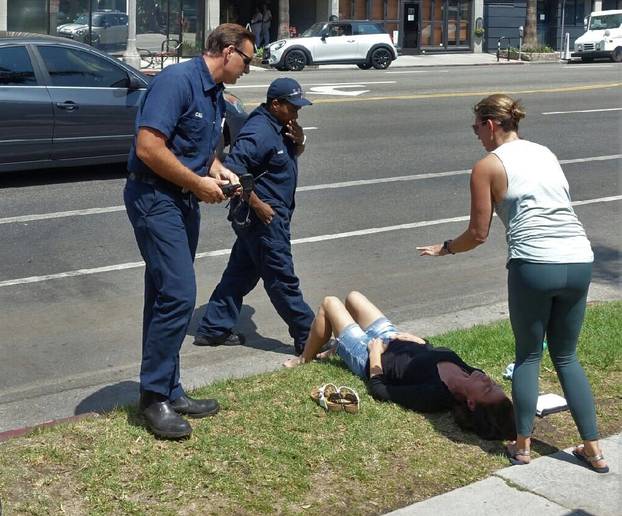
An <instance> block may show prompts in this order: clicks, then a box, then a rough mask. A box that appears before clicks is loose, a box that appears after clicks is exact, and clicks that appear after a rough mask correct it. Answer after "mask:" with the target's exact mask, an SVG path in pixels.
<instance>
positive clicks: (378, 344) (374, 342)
mask: <svg viewBox="0 0 622 516" xmlns="http://www.w3.org/2000/svg"><path fill="white" fill-rule="evenodd" d="M367 350H368V351H369V353H370V354H372V353H378V354H380V355H382V354H383V353H384V352H385V351H386V350H387V345H386V344H385V343H384V342H383V341H382V339H371V340H370V341H369V344H367Z"/></svg>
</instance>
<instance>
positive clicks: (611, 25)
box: [590, 14, 622, 30]
mask: <svg viewBox="0 0 622 516" xmlns="http://www.w3.org/2000/svg"><path fill="white" fill-rule="evenodd" d="M620 25H622V14H605V15H603V16H592V17H591V18H590V30H605V29H617V28H618V27H620Z"/></svg>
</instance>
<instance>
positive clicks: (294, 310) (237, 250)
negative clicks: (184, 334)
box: [197, 216, 314, 353]
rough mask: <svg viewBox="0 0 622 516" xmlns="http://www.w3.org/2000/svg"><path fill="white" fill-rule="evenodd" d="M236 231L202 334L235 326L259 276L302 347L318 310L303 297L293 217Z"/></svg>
mask: <svg viewBox="0 0 622 516" xmlns="http://www.w3.org/2000/svg"><path fill="white" fill-rule="evenodd" d="M236 233H237V235H238V238H237V240H236V242H235V244H234V245H233V249H232V250H231V256H230V257H229V263H228V264H227V268H226V269H225V271H224V272H223V275H222V278H221V280H220V283H219V284H218V286H217V287H216V289H215V290H214V292H213V293H212V296H211V297H210V300H209V303H208V305H207V310H206V311H205V315H204V316H203V320H202V321H201V323H200V325H199V327H198V330H197V332H198V334H199V335H202V336H205V337H217V336H219V335H222V334H223V333H227V332H229V331H231V329H232V328H233V327H234V326H235V324H236V322H237V320H238V317H239V315H240V310H241V308H242V300H243V298H244V296H245V295H246V294H248V293H249V292H250V291H251V290H253V288H255V285H257V282H258V281H259V279H260V278H261V279H262V280H263V284H264V288H265V289H266V292H267V294H268V297H269V298H270V301H271V302H272V304H273V305H274V308H276V311H277V312H278V314H279V315H280V316H281V318H282V319H283V320H284V321H285V323H286V324H287V326H288V328H289V334H290V335H291V337H292V338H293V339H294V346H295V348H296V351H297V352H299V353H300V352H302V349H303V348H304V345H305V343H306V341H307V337H308V335H309V330H310V329H311V323H312V322H313V318H314V313H313V310H311V308H310V307H309V305H308V304H307V303H305V301H304V299H303V297H302V291H301V290H300V281H299V280H298V277H297V276H296V274H295V272H294V262H293V258H292V248H291V243H290V231H289V223H287V222H285V221H284V220H283V219H282V218H281V217H279V216H275V217H274V218H273V219H272V222H271V223H270V224H268V225H264V224H261V223H260V222H255V223H254V224H253V225H252V226H251V227H249V228H245V229H238V230H236Z"/></svg>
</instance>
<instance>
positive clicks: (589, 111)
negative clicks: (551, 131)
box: [542, 107, 622, 115]
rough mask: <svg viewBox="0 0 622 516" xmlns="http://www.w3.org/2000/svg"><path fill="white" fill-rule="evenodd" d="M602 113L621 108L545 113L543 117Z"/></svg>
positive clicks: (620, 109) (621, 109)
mask: <svg viewBox="0 0 622 516" xmlns="http://www.w3.org/2000/svg"><path fill="white" fill-rule="evenodd" d="M602 111H622V108H619V107H616V108H603V109H580V110H576V111H547V112H546V113H542V114H543V115H566V114H568V113H600V112H602Z"/></svg>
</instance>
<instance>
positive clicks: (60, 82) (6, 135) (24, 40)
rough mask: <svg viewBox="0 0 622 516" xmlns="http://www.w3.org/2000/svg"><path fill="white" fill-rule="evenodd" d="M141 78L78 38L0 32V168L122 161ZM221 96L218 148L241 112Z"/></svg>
mask: <svg viewBox="0 0 622 516" xmlns="http://www.w3.org/2000/svg"><path fill="white" fill-rule="evenodd" d="M149 80H150V78H149V77H147V76H146V75H143V74H142V73H140V72H139V71H138V70H135V69H134V68H132V67H131V66H128V65H126V64H124V63H122V62H120V61H118V60H117V59H114V58H112V57H110V56H108V55H106V54H104V53H103V52H100V51H98V50H95V49H94V48H92V47H90V46H88V45H84V44H82V43H76V42H73V41H69V40H66V39H63V38H57V37H54V36H46V35H42V34H26V33H11V32H8V33H7V32H0V172H5V171H14V170H27V169H36V168H45V167H59V166H79V165H91V164H97V163H115V162H124V161H126V160H127V156H128V152H129V149H130V145H131V142H132V139H133V137H134V121H135V118H136V111H137V109H138V106H139V104H140V100H141V97H142V95H143V93H144V92H145V90H146V88H147V85H148V84H149ZM225 100H226V101H227V112H226V116H225V126H224V129H223V134H224V136H225V140H224V141H223V142H221V147H220V149H221V150H222V148H223V146H225V145H227V144H228V143H229V140H230V139H233V138H235V136H237V134H238V131H239V129H240V127H241V126H242V124H243V123H244V121H245V120H246V117H247V113H246V111H245V109H244V106H243V104H242V103H241V102H240V100H239V99H238V98H237V97H235V96H234V95H231V94H230V93H226V94H225Z"/></svg>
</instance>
